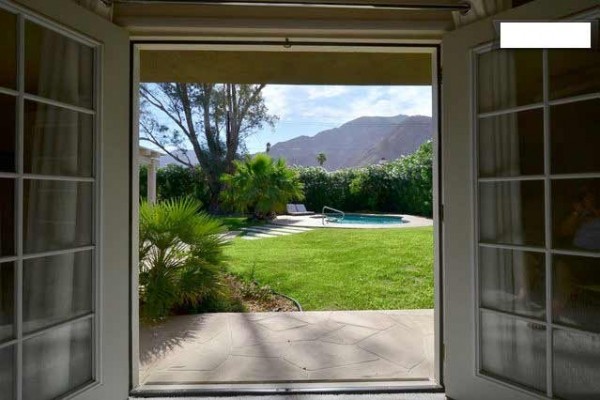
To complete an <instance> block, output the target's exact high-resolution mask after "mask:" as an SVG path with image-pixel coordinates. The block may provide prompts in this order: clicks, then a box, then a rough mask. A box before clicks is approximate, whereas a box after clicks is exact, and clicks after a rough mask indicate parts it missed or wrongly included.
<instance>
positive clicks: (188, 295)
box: [139, 199, 225, 320]
mask: <svg viewBox="0 0 600 400" xmlns="http://www.w3.org/2000/svg"><path fill="white" fill-rule="evenodd" d="M199 207H200V203H199V202H198V201H197V200H193V199H183V200H167V201H163V202H160V203H157V204H154V205H152V204H149V203H146V202H143V203H142V204H141V206H140V226H139V230H140V245H139V256H140V264H139V269H140V271H139V274H140V277H139V281H140V307H141V310H140V311H141V312H140V314H141V316H142V318H144V319H148V320H157V319H160V318H164V317H165V316H167V315H168V314H169V313H170V312H171V311H172V310H173V309H174V308H182V307H183V308H186V307H187V308H190V307H198V306H199V305H200V304H201V303H202V302H204V301H206V300H208V299H213V298H214V297H215V296H218V295H219V293H220V290H221V273H222V266H223V261H224V256H223V246H224V244H225V243H224V241H223V240H222V239H221V235H220V234H221V233H223V232H224V228H223V226H222V225H221V223H220V222H219V221H218V220H216V219H214V218H212V217H210V216H207V215H206V214H204V213H199V212H198V209H199Z"/></svg>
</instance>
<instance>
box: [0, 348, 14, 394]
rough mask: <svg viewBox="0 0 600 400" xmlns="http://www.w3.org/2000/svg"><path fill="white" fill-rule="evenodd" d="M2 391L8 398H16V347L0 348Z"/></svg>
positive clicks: (0, 382) (0, 387)
mask: <svg viewBox="0 0 600 400" xmlns="http://www.w3.org/2000/svg"><path fill="white" fill-rule="evenodd" d="M0 393H2V398H3V399H6V400H13V399H15V398H16V397H15V349H14V346H8V347H5V348H3V349H0Z"/></svg>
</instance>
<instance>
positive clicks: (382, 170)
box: [140, 142, 433, 217]
mask: <svg viewBox="0 0 600 400" xmlns="http://www.w3.org/2000/svg"><path fill="white" fill-rule="evenodd" d="M432 162H433V146H432V143H431V142H427V143H425V144H423V145H422V146H421V147H420V148H419V149H418V150H417V151H416V152H415V153H413V154H411V155H409V156H405V157H402V158H399V159H398V160H395V161H390V162H387V163H385V164H377V165H371V166H368V167H365V168H348V169H343V170H338V171H333V172H327V171H326V170H325V169H323V168H321V167H294V169H295V170H296V171H297V173H298V175H299V177H300V181H301V182H302V183H303V184H304V195H305V199H304V201H303V203H304V204H306V207H307V208H308V209H310V210H313V211H317V212H320V211H321V209H322V208H323V206H330V207H334V208H338V209H340V210H343V211H346V212H389V213H399V214H414V215H423V216H427V217H430V216H431V215H432V198H433V196H432V183H433V179H432ZM146 174H147V172H146V169H145V168H144V167H142V169H141V170H140V194H141V197H142V198H145V196H146ZM157 190H158V198H159V199H160V200H167V199H174V198H180V197H187V196H192V197H194V198H196V199H198V200H200V201H201V202H202V203H203V204H207V203H208V190H207V185H206V184H205V183H204V177H203V175H202V171H201V170H200V169H199V168H196V169H190V168H186V167H182V166H177V165H169V166H167V167H165V168H159V169H158V172H157Z"/></svg>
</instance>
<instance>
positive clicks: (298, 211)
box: [286, 204, 314, 215]
mask: <svg viewBox="0 0 600 400" xmlns="http://www.w3.org/2000/svg"><path fill="white" fill-rule="evenodd" d="M286 209H287V213H288V214H289V215H313V214H314V212H313V211H308V210H307V209H306V206H305V205H304V204H288V205H286Z"/></svg>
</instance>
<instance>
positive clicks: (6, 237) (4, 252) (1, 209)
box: [0, 178, 15, 256]
mask: <svg viewBox="0 0 600 400" xmlns="http://www.w3.org/2000/svg"><path fill="white" fill-rule="evenodd" d="M14 254H15V180H14V179H4V178H0V256H11V255H14Z"/></svg>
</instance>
